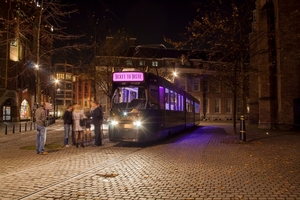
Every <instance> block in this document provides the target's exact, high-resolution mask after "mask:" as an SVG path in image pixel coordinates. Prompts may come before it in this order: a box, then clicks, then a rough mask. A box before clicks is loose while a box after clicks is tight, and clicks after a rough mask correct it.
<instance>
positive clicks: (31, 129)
mask: <svg viewBox="0 0 300 200" xmlns="http://www.w3.org/2000/svg"><path fill="white" fill-rule="evenodd" d="M30 130H31V131H32V122H30Z"/></svg>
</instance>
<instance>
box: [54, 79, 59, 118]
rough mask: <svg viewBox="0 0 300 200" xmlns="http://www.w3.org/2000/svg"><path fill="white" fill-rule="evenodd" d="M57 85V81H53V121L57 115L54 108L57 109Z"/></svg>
mask: <svg viewBox="0 0 300 200" xmlns="http://www.w3.org/2000/svg"><path fill="white" fill-rule="evenodd" d="M58 83H59V81H58V79H55V81H54V84H55V86H54V101H53V103H54V111H53V113H54V119H56V115H57V113H56V107H57V97H56V95H57V94H56V93H57V84H58Z"/></svg>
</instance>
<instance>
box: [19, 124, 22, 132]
mask: <svg viewBox="0 0 300 200" xmlns="http://www.w3.org/2000/svg"><path fill="white" fill-rule="evenodd" d="M19 132H22V124H21V123H20V126H19Z"/></svg>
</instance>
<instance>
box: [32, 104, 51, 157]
mask: <svg viewBox="0 0 300 200" xmlns="http://www.w3.org/2000/svg"><path fill="white" fill-rule="evenodd" d="M35 119H36V153H37V154H40V155H47V154H48V152H46V151H45V149H44V147H45V135H46V112H45V109H44V103H43V102H41V103H40V105H39V108H38V109H37V110H36V111H35Z"/></svg>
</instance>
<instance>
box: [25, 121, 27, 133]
mask: <svg viewBox="0 0 300 200" xmlns="http://www.w3.org/2000/svg"><path fill="white" fill-rule="evenodd" d="M26 131H27V122H26V123H25V132H26Z"/></svg>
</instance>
